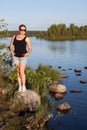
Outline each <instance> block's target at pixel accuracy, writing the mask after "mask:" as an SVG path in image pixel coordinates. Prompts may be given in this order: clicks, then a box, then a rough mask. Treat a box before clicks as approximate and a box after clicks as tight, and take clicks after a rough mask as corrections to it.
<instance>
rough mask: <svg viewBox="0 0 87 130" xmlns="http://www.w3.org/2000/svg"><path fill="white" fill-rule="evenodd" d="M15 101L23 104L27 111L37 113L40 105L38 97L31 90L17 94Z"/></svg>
mask: <svg viewBox="0 0 87 130" xmlns="http://www.w3.org/2000/svg"><path fill="white" fill-rule="evenodd" d="M15 99H16V100H17V101H18V102H23V103H24V104H25V106H26V108H27V109H28V110H29V111H32V112H33V111H37V110H38V108H39V106H40V104H41V100H40V96H39V95H38V94H37V93H36V92H35V91H33V90H29V89H28V90H26V91H25V92H20V93H19V92H17V93H16V94H15Z"/></svg>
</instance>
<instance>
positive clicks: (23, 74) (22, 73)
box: [19, 63, 26, 91]
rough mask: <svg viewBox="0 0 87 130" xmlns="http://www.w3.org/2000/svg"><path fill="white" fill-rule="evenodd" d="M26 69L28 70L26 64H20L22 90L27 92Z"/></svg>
mask: <svg viewBox="0 0 87 130" xmlns="http://www.w3.org/2000/svg"><path fill="white" fill-rule="evenodd" d="M25 68H26V64H23V63H20V64H19V75H20V78H21V85H22V89H23V90H24V91H25V89H26V86H25V84H26V76H25V73H24V72H25Z"/></svg>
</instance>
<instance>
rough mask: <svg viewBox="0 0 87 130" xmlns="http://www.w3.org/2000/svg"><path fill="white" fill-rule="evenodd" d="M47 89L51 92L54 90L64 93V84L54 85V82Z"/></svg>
mask: <svg viewBox="0 0 87 130" xmlns="http://www.w3.org/2000/svg"><path fill="white" fill-rule="evenodd" d="M49 91H51V92H55V93H65V92H66V86H64V85H62V84H57V85H56V86H55V84H52V85H51V86H50V87H49Z"/></svg>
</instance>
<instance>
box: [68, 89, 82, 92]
mask: <svg viewBox="0 0 87 130" xmlns="http://www.w3.org/2000/svg"><path fill="white" fill-rule="evenodd" d="M70 92H71V93H81V92H82V90H80V89H74V90H71V91H70Z"/></svg>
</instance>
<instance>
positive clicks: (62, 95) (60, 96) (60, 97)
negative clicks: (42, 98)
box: [54, 93, 66, 100]
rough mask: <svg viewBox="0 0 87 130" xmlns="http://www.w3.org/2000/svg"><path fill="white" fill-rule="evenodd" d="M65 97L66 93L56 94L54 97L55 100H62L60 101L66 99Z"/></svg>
mask: <svg viewBox="0 0 87 130" xmlns="http://www.w3.org/2000/svg"><path fill="white" fill-rule="evenodd" d="M65 95H66V93H63V94H62V93H56V94H55V95H54V97H55V99H56V100H60V99H63V98H64V97H65Z"/></svg>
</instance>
